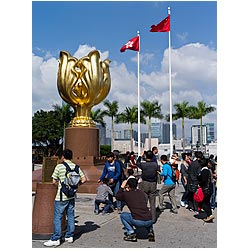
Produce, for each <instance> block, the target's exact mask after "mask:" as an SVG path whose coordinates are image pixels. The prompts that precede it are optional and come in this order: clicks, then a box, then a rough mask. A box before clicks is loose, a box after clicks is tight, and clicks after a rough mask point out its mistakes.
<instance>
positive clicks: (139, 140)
mask: <svg viewBox="0 0 250 250" xmlns="http://www.w3.org/2000/svg"><path fill="white" fill-rule="evenodd" d="M137 35H138V36H139V51H138V52H137V79H138V91H137V93H138V156H140V155H141V114H140V113H141V103H140V49H141V44H140V32H139V31H137Z"/></svg>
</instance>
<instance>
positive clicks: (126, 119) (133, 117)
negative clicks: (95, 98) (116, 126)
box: [117, 106, 145, 151]
mask: <svg viewBox="0 0 250 250" xmlns="http://www.w3.org/2000/svg"><path fill="white" fill-rule="evenodd" d="M117 121H118V122H119V123H128V124H130V128H129V130H130V148H131V151H133V135H132V131H133V124H134V123H138V107H137V106H133V107H132V108H130V107H126V108H125V110H124V112H122V113H120V114H119V115H118V118H117ZM140 121H141V123H145V119H144V118H143V117H142V115H141V117H140ZM138 147H139V144H138Z"/></svg>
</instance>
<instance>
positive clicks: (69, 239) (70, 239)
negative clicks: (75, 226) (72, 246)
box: [65, 237, 73, 243]
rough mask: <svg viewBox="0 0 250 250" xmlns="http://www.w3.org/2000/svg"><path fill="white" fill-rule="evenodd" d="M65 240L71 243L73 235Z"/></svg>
mask: <svg viewBox="0 0 250 250" xmlns="http://www.w3.org/2000/svg"><path fill="white" fill-rule="evenodd" d="M65 241H67V242H68V243H72V242H73V237H68V238H65Z"/></svg>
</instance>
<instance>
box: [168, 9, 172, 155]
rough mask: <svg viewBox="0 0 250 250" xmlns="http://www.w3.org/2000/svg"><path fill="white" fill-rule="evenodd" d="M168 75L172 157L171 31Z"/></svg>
mask: <svg viewBox="0 0 250 250" xmlns="http://www.w3.org/2000/svg"><path fill="white" fill-rule="evenodd" d="M168 15H170V7H168ZM168 60H169V62H168V75H169V116H170V129H169V134H170V157H171V156H172V154H173V127H172V86H171V85H172V83H171V39H170V30H169V32H168Z"/></svg>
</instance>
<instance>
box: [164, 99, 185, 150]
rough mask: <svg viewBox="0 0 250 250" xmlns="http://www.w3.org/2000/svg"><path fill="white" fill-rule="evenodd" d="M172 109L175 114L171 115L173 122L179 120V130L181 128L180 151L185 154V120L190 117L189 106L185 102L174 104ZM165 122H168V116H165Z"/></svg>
mask: <svg viewBox="0 0 250 250" xmlns="http://www.w3.org/2000/svg"><path fill="white" fill-rule="evenodd" d="M174 108H175V110H176V113H174V114H172V119H173V120H178V119H180V118H181V128H182V151H183V152H185V121H184V120H185V118H189V117H190V106H189V105H188V102H187V101H183V102H182V103H175V104H174ZM166 121H168V122H169V121H170V115H169V114H167V115H166Z"/></svg>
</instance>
